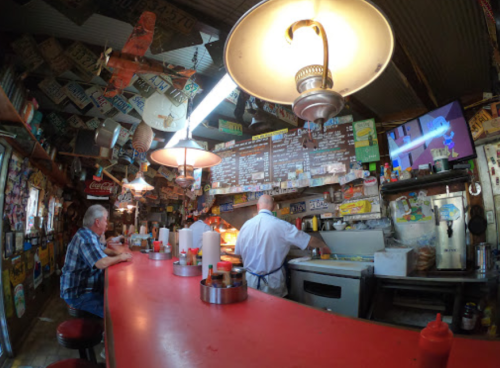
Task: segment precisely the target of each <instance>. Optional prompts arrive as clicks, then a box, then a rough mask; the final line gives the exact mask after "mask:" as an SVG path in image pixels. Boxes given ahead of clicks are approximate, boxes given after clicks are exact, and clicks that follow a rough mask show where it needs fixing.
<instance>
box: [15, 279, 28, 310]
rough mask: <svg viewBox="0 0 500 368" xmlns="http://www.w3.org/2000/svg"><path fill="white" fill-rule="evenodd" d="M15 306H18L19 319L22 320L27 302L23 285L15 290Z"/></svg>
mask: <svg viewBox="0 0 500 368" xmlns="http://www.w3.org/2000/svg"><path fill="white" fill-rule="evenodd" d="M14 305H15V306H16V315H17V318H21V317H22V316H23V315H24V312H26V302H25V300H24V288H23V285H22V284H19V285H17V286H16V287H15V288H14Z"/></svg>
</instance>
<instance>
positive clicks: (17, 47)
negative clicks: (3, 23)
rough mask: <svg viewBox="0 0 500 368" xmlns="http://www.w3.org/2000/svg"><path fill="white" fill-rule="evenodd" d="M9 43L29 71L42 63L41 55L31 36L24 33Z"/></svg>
mask: <svg viewBox="0 0 500 368" xmlns="http://www.w3.org/2000/svg"><path fill="white" fill-rule="evenodd" d="M10 45H11V46H12V49H13V50H14V52H15V53H16V54H18V55H19V56H20V57H21V60H22V61H23V63H24V65H25V66H26V68H27V69H28V70H29V71H33V70H35V69H37V68H38V67H39V66H40V65H42V64H43V58H42V55H41V54H40V51H38V47H37V45H36V41H35V39H34V38H33V36H31V35H28V34H25V35H23V36H22V37H20V38H18V39H16V40H15V41H14V42H12V43H11V44H10Z"/></svg>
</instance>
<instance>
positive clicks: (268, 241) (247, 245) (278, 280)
mask: <svg viewBox="0 0 500 368" xmlns="http://www.w3.org/2000/svg"><path fill="white" fill-rule="evenodd" d="M310 239H311V236H310V235H308V234H306V233H304V232H303V231H300V230H298V229H297V228H296V227H295V226H293V225H291V224H289V223H288V222H286V221H283V220H280V219H278V218H276V217H274V216H273V214H272V212H271V211H268V210H260V211H259V214H258V215H257V216H255V217H254V218H252V219H251V220H248V221H247V222H245V224H244V225H243V227H242V228H241V230H240V233H239V234H238V238H237V239H236V247H235V250H234V253H235V254H239V255H241V258H242V260H243V266H244V267H245V268H246V269H247V270H249V271H251V272H253V273H256V274H259V275H265V274H267V273H269V272H271V271H274V270H277V269H279V268H280V267H281V265H282V264H283V262H284V261H285V258H286V255H287V254H288V252H289V251H290V246H292V245H295V246H297V247H299V248H300V249H306V248H307V245H308V244H309V240H310ZM246 276H247V283H248V286H250V287H253V288H257V283H258V277H257V276H254V275H251V274H250V273H248V272H247V274H246ZM266 280H267V282H268V285H266V284H265V283H264V281H261V283H260V289H259V290H261V291H264V292H267V293H269V294H273V295H278V296H285V295H286V294H287V289H286V280H285V273H284V269H282V270H281V272H280V271H278V272H275V273H273V274H271V275H269V276H266Z"/></svg>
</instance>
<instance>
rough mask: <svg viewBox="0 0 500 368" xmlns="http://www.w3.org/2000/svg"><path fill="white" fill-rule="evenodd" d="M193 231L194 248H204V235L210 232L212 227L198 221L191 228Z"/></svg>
mask: <svg viewBox="0 0 500 368" xmlns="http://www.w3.org/2000/svg"><path fill="white" fill-rule="evenodd" d="M189 228H190V229H191V230H192V231H193V247H194V248H200V249H201V247H202V246H203V233H204V232H207V231H210V226H208V225H207V224H205V223H204V222H203V221H201V220H198V221H196V222H195V223H194V224H192V225H191V226H190V227H189Z"/></svg>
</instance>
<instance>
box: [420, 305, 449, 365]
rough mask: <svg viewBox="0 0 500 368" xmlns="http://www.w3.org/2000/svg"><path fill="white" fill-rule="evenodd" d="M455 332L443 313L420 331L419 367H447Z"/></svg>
mask: <svg viewBox="0 0 500 368" xmlns="http://www.w3.org/2000/svg"><path fill="white" fill-rule="evenodd" d="M452 342H453V333H452V332H451V331H450V329H449V328H448V325H447V324H446V323H445V322H442V321H441V313H438V315H437V317H436V320H435V321H432V322H429V323H428V324H427V327H426V328H424V329H423V330H422V331H421V332H420V339H419V342H418V350H419V351H418V352H419V355H418V368H446V366H447V364H448V357H449V356H450V351H451V344H452Z"/></svg>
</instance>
